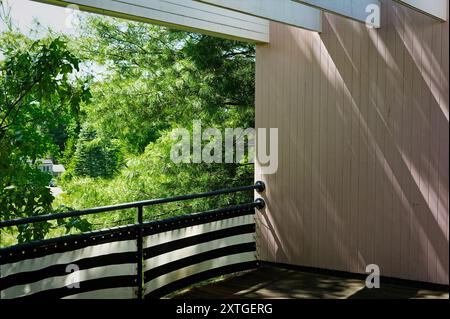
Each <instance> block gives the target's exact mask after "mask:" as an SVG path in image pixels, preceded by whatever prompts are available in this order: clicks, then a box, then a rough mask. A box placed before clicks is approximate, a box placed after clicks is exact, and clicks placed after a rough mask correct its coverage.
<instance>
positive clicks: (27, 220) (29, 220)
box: [0, 181, 265, 228]
mask: <svg viewBox="0 0 450 319" xmlns="http://www.w3.org/2000/svg"><path fill="white" fill-rule="evenodd" d="M250 190H256V191H257V192H263V191H264V190H265V184H264V182H262V181H258V182H256V183H255V184H254V185H249V186H239V187H232V188H224V189H219V190H215V191H210V192H205V193H197V194H189V195H181V196H175V197H169V198H158V199H150V200H144V201H138V202H132V203H125V204H118V205H110V206H103V207H96V208H89V209H83V210H74V211H70V212H64V213H56V214H46V215H38V216H32V217H27V218H17V219H10V220H3V221H0V228H4V227H11V226H19V225H25V224H31V223H38V222H44V221H49V220H56V219H63V218H69V217H77V216H85V215H92V214H98V213H104V212H110V211H115V210H124V209H129V208H138V207H148V206H153V205H159V204H167V203H173V202H179V201H184V200H192V199H197V198H205V197H211V196H218V195H225V194H232V193H238V192H243V191H250Z"/></svg>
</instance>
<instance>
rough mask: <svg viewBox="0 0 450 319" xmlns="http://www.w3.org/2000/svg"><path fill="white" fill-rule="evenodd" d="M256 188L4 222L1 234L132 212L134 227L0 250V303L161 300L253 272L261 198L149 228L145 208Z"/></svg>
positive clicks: (259, 185) (258, 187)
mask: <svg viewBox="0 0 450 319" xmlns="http://www.w3.org/2000/svg"><path fill="white" fill-rule="evenodd" d="M264 189H265V186H264V183H262V182H257V183H256V184H255V185H250V186H242V187H235V188H228V189H222V190H216V191H212V192H206V193H200V194H191V195H184V196H177V197H172V198H164V199H153V200H147V201H140V202H134V203H126V204H121V205H113V206H106V207H99V208H92V209H86V210H79V211H72V212H65V213H59V214H50V215H40V216H33V217H29V218H23V219H14V220H7V221H0V229H1V228H4V227H11V226H19V225H24V224H30V223H37V222H43V221H49V220H56V219H62V218H68V217H75V216H85V215H91V214H97V213H103V212H110V211H117V210H125V209H130V208H135V209H136V213H137V223H135V224H132V225H126V226H121V227H115V228H110V229H105V230H99V231H92V232H87V233H82V234H76V235H68V236H63V237H58V238H53V239H46V240H41V241H33V242H29V243H25V244H19V245H15V246H11V247H6V248H2V249H0V299H12V298H23V299H25V298H27V299H28V298H45V299H53V298H58V299H59V298H85V299H86V298H93V299H99V298H120V299H134V298H138V299H142V298H158V297H162V296H164V295H167V294H169V293H171V292H173V291H176V290H178V289H180V288H182V287H185V286H188V285H190V284H193V283H196V282H199V281H202V280H205V279H209V278H213V277H217V276H220V275H224V274H228V273H233V272H238V271H243V270H247V269H252V268H256V267H257V266H258V260H257V257H256V243H255V220H254V213H255V209H261V208H263V207H264V205H265V203H264V201H263V200H262V199H260V198H259V199H256V200H255V201H254V202H251V203H245V204H240V205H233V206H228V207H223V208H218V209H214V210H211V211H206V212H201V213H196V214H190V215H183V216H178V217H173V218H170V219H164V220H159V221H151V222H145V221H144V216H143V211H144V207H148V206H153V205H161V204H166V203H171V202H178V201H186V200H192V199H199V198H207V197H211V196H219V195H224V194H231V193H238V192H243V191H252V190H256V191H257V192H262V191H264Z"/></svg>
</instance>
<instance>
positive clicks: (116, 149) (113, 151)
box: [72, 123, 121, 178]
mask: <svg viewBox="0 0 450 319" xmlns="http://www.w3.org/2000/svg"><path fill="white" fill-rule="evenodd" d="M86 124H87V123H86ZM72 161H73V172H74V174H75V175H77V176H89V177H104V178H109V177H112V176H113V175H114V173H116V172H117V170H118V169H119V166H120V163H121V155H120V146H119V145H118V144H117V143H114V141H111V140H108V139H106V138H103V137H99V136H98V134H97V132H96V131H95V129H93V128H92V127H90V126H89V125H84V126H83V128H82V129H81V131H80V135H79V139H78V144H77V147H76V151H75V154H74V157H73V160H72Z"/></svg>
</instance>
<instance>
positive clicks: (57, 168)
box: [37, 159, 66, 176]
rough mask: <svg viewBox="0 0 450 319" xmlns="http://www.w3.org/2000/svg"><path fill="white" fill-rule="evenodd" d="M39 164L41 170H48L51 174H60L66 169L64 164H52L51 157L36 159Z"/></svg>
mask: <svg viewBox="0 0 450 319" xmlns="http://www.w3.org/2000/svg"><path fill="white" fill-rule="evenodd" d="M37 162H38V163H40V164H39V166H38V168H39V169H40V170H41V171H43V172H48V173H50V174H52V175H53V176H61V174H62V173H64V172H65V171H66V169H65V168H64V165H61V164H53V161H52V160H51V159H43V160H38V161H37Z"/></svg>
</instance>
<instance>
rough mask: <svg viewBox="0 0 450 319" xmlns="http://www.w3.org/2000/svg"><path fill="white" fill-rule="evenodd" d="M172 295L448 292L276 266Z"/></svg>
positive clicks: (382, 295) (416, 295)
mask: <svg viewBox="0 0 450 319" xmlns="http://www.w3.org/2000/svg"><path fill="white" fill-rule="evenodd" d="M172 298H184V299H226V298H233V299H246V298H252V299H259V298H263V299H264V298H283V299H285V298H308V299H318V298H332V299H347V298H359V299H367V298H370V299H374V298H377V299H409V298H445V299H448V298H449V294H448V291H447V292H445V291H432V290H425V289H420V288H413V287H409V286H400V285H396V284H387V283H384V284H383V282H381V288H380V289H367V288H365V283H364V281H363V280H360V279H348V278H342V277H333V276H328V275H323V274H315V273H310V272H300V271H294V270H288V269H282V268H275V267H263V268H261V269H258V270H255V271H251V272H247V273H243V274H240V275H238V276H232V277H229V278H226V279H223V280H221V281H218V282H214V283H211V284H207V285H203V286H197V287H193V288H189V289H186V290H184V291H181V292H178V293H177V294H176V295H174V296H172Z"/></svg>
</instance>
